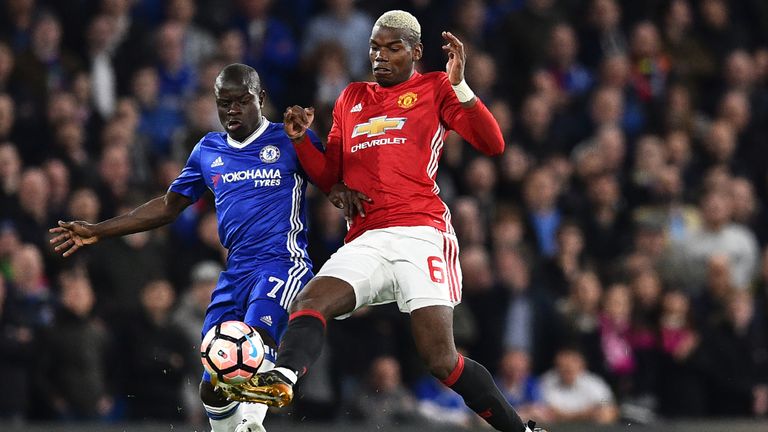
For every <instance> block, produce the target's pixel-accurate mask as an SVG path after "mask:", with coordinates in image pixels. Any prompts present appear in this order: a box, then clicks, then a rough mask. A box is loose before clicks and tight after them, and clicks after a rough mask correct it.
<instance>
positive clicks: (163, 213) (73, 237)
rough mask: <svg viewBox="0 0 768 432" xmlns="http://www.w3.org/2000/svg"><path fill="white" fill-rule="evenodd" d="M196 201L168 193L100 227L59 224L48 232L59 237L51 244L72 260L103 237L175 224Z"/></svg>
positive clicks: (72, 222)
mask: <svg viewBox="0 0 768 432" xmlns="http://www.w3.org/2000/svg"><path fill="white" fill-rule="evenodd" d="M191 203H192V200H190V199H189V198H187V197H185V196H184V195H181V194H178V193H176V192H171V191H168V193H166V194H165V196H161V197H157V198H155V199H153V200H150V201H148V202H147V203H145V204H143V205H141V206H139V207H137V208H135V209H134V210H133V211H131V212H129V213H126V214H124V215H120V216H117V217H114V218H112V219H107V220H105V221H103V222H99V223H96V224H92V223H88V222H84V221H69V222H65V221H59V226H58V227H55V228H51V229H50V230H48V231H49V232H51V233H52V234H56V236H55V237H53V238H52V239H51V240H50V242H51V244H52V245H53V246H54V248H53V249H54V250H55V251H56V252H61V253H62V255H63V256H64V257H68V256H70V255H72V254H73V253H75V252H77V250H78V249H80V248H81V247H83V246H86V245H90V244H93V243H96V242H97V241H99V240H100V239H102V238H108V237H118V236H122V235H126V234H133V233H137V232H141V231H148V230H151V229H153V228H157V227H160V226H163V225H166V224H169V223H171V222H173V221H174V220H175V219H176V217H178V215H179V213H181V212H182V211H183V210H184V209H185V208H187V206H189V205H190V204H191Z"/></svg>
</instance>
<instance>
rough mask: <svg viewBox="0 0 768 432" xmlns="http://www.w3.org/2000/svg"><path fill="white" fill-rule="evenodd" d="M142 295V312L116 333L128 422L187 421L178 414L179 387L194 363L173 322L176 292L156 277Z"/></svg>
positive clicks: (181, 398) (180, 411) (141, 292)
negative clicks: (119, 344) (129, 420)
mask: <svg viewBox="0 0 768 432" xmlns="http://www.w3.org/2000/svg"><path fill="white" fill-rule="evenodd" d="M135 268H136V267H135ZM140 297H141V309H140V312H139V313H138V314H136V317H135V318H134V319H133V320H131V321H130V322H126V323H125V325H124V327H122V329H121V330H119V331H118V333H117V334H118V338H119V339H118V340H120V341H121V351H122V352H123V354H122V357H123V358H122V361H123V363H122V365H121V367H120V370H121V372H122V376H121V379H122V380H121V384H122V386H121V390H122V391H121V392H120V394H121V395H131V396H132V397H130V398H128V399H127V400H126V401H124V402H125V403H126V404H127V408H126V409H127V415H128V418H130V419H133V420H139V421H149V420H164V421H179V420H182V419H185V418H186V417H187V415H188V413H187V412H186V411H184V410H179V407H183V406H184V402H183V396H182V385H183V381H184V378H185V377H186V376H188V373H189V369H190V368H191V367H192V365H193V364H196V363H198V361H197V359H195V358H191V357H190V352H189V343H188V342H187V339H186V337H185V335H184V331H183V330H182V329H181V328H179V327H178V326H177V325H176V324H174V323H173V321H172V319H171V318H172V315H171V312H172V309H173V306H174V304H175V301H176V293H175V292H174V290H173V287H172V286H171V284H170V283H169V282H168V281H167V280H164V279H154V280H151V281H149V282H147V283H146V284H145V285H143V286H142V287H141V288H140ZM123 397H125V396H123Z"/></svg>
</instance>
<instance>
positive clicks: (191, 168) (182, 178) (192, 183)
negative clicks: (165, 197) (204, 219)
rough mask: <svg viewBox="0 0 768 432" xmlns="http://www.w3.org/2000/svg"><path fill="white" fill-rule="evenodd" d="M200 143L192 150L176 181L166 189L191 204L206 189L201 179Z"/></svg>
mask: <svg viewBox="0 0 768 432" xmlns="http://www.w3.org/2000/svg"><path fill="white" fill-rule="evenodd" d="M200 142H202V140H201V141H200ZM200 142H198V143H197V144H196V145H195V148H194V149H192V153H190V155H189V159H187V164H186V165H185V166H184V169H183V170H182V171H181V174H179V176H178V177H176V180H174V181H173V183H171V186H170V187H169V188H168V190H169V191H171V192H176V193H178V194H181V195H184V196H185V197H187V198H189V199H191V200H192V202H195V201H197V200H198V199H199V198H200V196H201V195H203V193H204V192H205V189H206V188H207V185H206V184H205V180H204V179H203V171H202V166H201V165H200Z"/></svg>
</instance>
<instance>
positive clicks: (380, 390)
mask: <svg viewBox="0 0 768 432" xmlns="http://www.w3.org/2000/svg"><path fill="white" fill-rule="evenodd" d="M351 409H352V411H353V413H352V416H353V418H358V419H360V420H362V421H364V422H365V423H366V424H368V425H375V426H376V427H387V426H388V425H391V426H394V425H405V424H408V423H412V422H414V421H415V420H417V418H418V416H417V413H416V400H415V398H414V397H413V395H412V394H411V393H410V391H408V389H407V388H406V387H405V386H404V385H403V382H402V378H401V375H400V364H399V363H398V362H397V360H396V359H394V358H392V357H379V358H376V359H374V360H373V362H372V364H371V369H370V372H369V374H368V376H367V379H366V382H365V384H364V387H363V388H362V389H361V390H360V392H359V393H358V394H356V395H354V399H353V400H352V403H351Z"/></svg>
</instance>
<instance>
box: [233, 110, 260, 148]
mask: <svg viewBox="0 0 768 432" xmlns="http://www.w3.org/2000/svg"><path fill="white" fill-rule="evenodd" d="M268 126H269V120H267V119H266V117H264V116H262V117H261V125H260V126H259V127H258V128H256V130H255V131H253V133H252V134H250V135H249V136H248V138H246V139H245V140H243V142H240V141H237V140H235V139H233V138H232V137H231V136H229V134H227V144H229V145H230V146H232V147H234V148H236V149H242V148H245V146H247V145H248V144H250V143H252V142H254V141H256V138H258V137H260V136H261V134H263V133H264V131H265V130H267V127H268Z"/></svg>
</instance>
